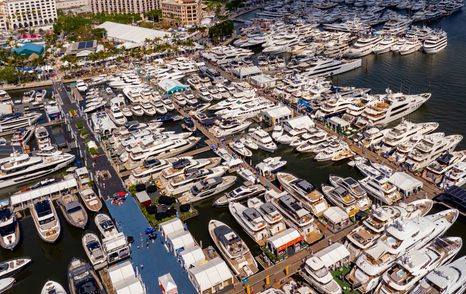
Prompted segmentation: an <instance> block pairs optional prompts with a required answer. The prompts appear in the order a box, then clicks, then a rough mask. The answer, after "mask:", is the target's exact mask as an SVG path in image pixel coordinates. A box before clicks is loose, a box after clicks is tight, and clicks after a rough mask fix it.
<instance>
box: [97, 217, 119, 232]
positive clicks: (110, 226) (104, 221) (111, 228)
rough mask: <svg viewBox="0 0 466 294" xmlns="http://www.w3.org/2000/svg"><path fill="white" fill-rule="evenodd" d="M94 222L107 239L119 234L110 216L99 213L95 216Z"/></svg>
mask: <svg viewBox="0 0 466 294" xmlns="http://www.w3.org/2000/svg"><path fill="white" fill-rule="evenodd" d="M94 222H95V225H96V226H97V229H98V230H99V232H100V233H101V234H102V236H104V237H105V238H106V237H110V236H113V235H116V234H118V229H117V228H116V227H115V224H114V223H113V221H112V219H111V218H110V217H109V216H108V215H106V214H104V213H99V214H97V215H96V216H95V218H94Z"/></svg>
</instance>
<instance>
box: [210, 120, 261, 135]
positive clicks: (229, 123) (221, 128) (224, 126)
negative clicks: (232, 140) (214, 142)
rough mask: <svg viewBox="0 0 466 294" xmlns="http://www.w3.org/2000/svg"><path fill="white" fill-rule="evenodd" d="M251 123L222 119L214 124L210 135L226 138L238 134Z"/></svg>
mask: <svg viewBox="0 0 466 294" xmlns="http://www.w3.org/2000/svg"><path fill="white" fill-rule="evenodd" d="M251 123H252V122H251V121H248V120H244V121H239V120H236V119H224V120H220V121H216V122H215V126H214V127H212V128H211V132H212V134H214V135H215V136H216V137H226V136H230V135H234V134H238V133H240V132H242V131H244V130H245V129H247V128H248V127H249V126H250V125H251Z"/></svg>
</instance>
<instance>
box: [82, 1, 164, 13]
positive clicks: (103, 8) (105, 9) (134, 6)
mask: <svg viewBox="0 0 466 294" xmlns="http://www.w3.org/2000/svg"><path fill="white" fill-rule="evenodd" d="M90 1H91V8H92V12H93V13H144V12H148V11H151V10H155V9H160V3H159V0H90Z"/></svg>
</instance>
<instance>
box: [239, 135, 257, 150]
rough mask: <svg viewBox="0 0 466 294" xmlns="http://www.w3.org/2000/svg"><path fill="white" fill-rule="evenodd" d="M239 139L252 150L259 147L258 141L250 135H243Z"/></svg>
mask: <svg viewBox="0 0 466 294" xmlns="http://www.w3.org/2000/svg"><path fill="white" fill-rule="evenodd" d="M239 141H240V142H241V143H243V145H244V146H245V147H246V148H248V149H251V150H258V149H259V146H258V145H257V144H256V143H254V141H253V140H252V139H251V137H249V136H247V137H242V138H241V139H240V140H239Z"/></svg>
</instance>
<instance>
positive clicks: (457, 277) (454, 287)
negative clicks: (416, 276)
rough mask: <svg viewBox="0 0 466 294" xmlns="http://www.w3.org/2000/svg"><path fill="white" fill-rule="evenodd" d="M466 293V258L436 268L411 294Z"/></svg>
mask: <svg viewBox="0 0 466 294" xmlns="http://www.w3.org/2000/svg"><path fill="white" fill-rule="evenodd" d="M465 291H466V256H462V257H460V258H458V259H457V260H455V261H453V262H451V263H448V264H444V265H442V266H439V267H437V268H435V269H434V270H433V271H431V272H430V273H428V274H427V275H426V276H425V277H424V278H423V279H422V280H421V281H420V282H419V283H418V285H417V286H416V287H415V288H414V289H413V290H411V291H410V292H409V293H410V294H430V293H434V294H460V293H464V292H465Z"/></svg>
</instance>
